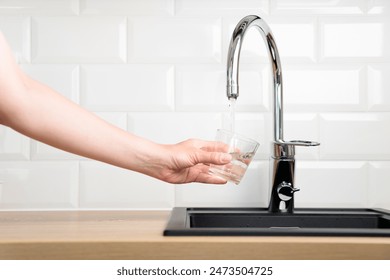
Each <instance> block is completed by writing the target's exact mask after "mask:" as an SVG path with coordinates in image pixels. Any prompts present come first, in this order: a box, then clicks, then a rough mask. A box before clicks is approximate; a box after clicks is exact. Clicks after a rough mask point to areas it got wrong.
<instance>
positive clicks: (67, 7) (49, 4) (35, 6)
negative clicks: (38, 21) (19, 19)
mask: <svg viewBox="0 0 390 280" xmlns="http://www.w3.org/2000/svg"><path fill="white" fill-rule="evenodd" d="M78 10H79V1H78V0H56V1H53V0H2V1H1V5H0V14H9V15H22V14H23V15H75V14H78Z"/></svg>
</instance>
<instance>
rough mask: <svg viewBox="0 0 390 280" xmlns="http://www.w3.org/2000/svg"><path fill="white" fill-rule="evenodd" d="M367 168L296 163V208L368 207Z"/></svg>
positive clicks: (343, 163)
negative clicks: (297, 190) (298, 189)
mask: <svg viewBox="0 0 390 280" xmlns="http://www.w3.org/2000/svg"><path fill="white" fill-rule="evenodd" d="M367 182H368V165H367V164H366V163H364V162H359V161H353V162H351V161H323V162H320V161H298V162H297V163H296V178H295V186H296V187H297V188H300V191H299V192H297V193H296V194H295V206H296V207H367V205H368V188H367Z"/></svg>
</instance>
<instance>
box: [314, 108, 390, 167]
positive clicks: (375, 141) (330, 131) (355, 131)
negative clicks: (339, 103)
mask: <svg viewBox="0 0 390 280" xmlns="http://www.w3.org/2000/svg"><path fill="white" fill-rule="evenodd" d="M389 127H390V114H389V113H339V114H337V113H334V114H330V113H329V114H321V115H320V137H321V141H320V142H321V147H320V154H321V158H324V159H361V160H370V159H371V160H388V159H390V146H389V145H388V143H389V142H390V134H389V133H388V131H389Z"/></svg>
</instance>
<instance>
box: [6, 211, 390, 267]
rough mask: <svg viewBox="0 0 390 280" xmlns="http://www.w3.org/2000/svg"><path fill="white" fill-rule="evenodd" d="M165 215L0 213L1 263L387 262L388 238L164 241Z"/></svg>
mask: <svg viewBox="0 0 390 280" xmlns="http://www.w3.org/2000/svg"><path fill="white" fill-rule="evenodd" d="M168 217H169V212H168V211H55V212H23V211H21V212H0V259H142V260H145V259H186V260H189V259H390V238H383V237H375V238H361V237H166V236H163V235H162V232H163V229H164V227H165V225H166V222H167V220H168Z"/></svg>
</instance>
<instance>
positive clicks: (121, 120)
mask: <svg viewBox="0 0 390 280" xmlns="http://www.w3.org/2000/svg"><path fill="white" fill-rule="evenodd" d="M97 115H98V116H99V117H100V118H102V119H104V120H105V121H107V122H109V123H111V124H113V125H115V126H117V127H119V128H122V129H123V130H126V128H127V115H126V113H97ZM31 157H32V159H34V160H50V159H64V160H69V159H73V160H82V159H84V158H83V157H80V156H77V155H75V154H71V153H68V152H65V151H62V150H60V149H57V148H54V147H51V146H49V145H46V144H44V143H41V142H38V141H33V143H32V147H31Z"/></svg>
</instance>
